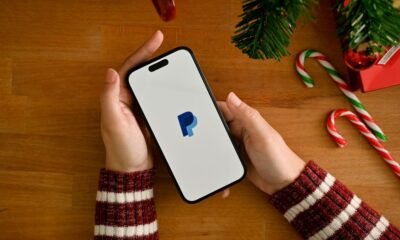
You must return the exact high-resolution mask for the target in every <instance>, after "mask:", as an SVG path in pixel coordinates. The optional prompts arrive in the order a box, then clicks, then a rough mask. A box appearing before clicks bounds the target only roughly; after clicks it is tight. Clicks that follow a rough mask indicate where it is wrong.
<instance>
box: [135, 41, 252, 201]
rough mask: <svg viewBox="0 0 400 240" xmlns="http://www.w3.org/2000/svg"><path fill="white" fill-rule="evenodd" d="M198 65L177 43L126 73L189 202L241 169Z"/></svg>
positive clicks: (230, 180)
mask: <svg viewBox="0 0 400 240" xmlns="http://www.w3.org/2000/svg"><path fill="white" fill-rule="evenodd" d="M157 64H158V65H157ZM157 66H158V67H157ZM160 66H161V67H160ZM155 68H157V69H155ZM154 69H155V70H154ZM200 71H201V70H200V69H199V68H198V66H197V65H196V62H195V60H194V56H193V54H192V53H191V51H190V50H189V49H187V48H178V49H175V50H172V52H170V53H169V54H167V55H166V56H165V55H164V56H163V57H161V58H159V59H157V60H156V61H152V62H151V63H149V64H147V65H145V66H142V67H141V68H139V69H136V70H133V71H132V72H131V73H130V74H129V76H128V82H129V85H130V87H131V89H132V92H133V94H134V96H135V98H136V100H137V102H138V104H139V106H140V108H141V109H142V112H143V113H144V116H145V118H146V120H147V122H148V124H149V126H150V128H151V131H152V133H153V134H154V136H155V138H156V141H157V142H158V145H159V146H160V148H161V151H162V153H163V155H164V157H165V158H166V160H167V164H168V165H169V168H170V170H171V171H172V174H173V175H174V178H175V180H176V182H177V184H178V187H179V189H180V191H181V193H182V195H183V197H184V198H185V200H187V201H189V202H195V201H198V200H199V199H202V198H204V197H205V196H207V195H209V194H211V193H214V192H216V191H218V190H220V189H222V188H224V187H226V186H227V185H229V184H231V183H233V182H236V181H238V180H240V179H241V178H242V177H243V176H244V173H245V170H244V167H243V164H242V162H241V161H240V158H239V156H238V154H237V152H236V150H235V148H234V146H233V144H232V141H231V139H230V137H229V134H228V132H227V129H226V128H225V125H224V123H223V122H222V120H221V118H220V116H219V114H218V111H217V109H216V106H215V104H214V102H213V99H212V96H211V95H210V92H209V90H208V88H207V85H206V83H205V79H204V81H203V78H202V75H201V73H200Z"/></svg>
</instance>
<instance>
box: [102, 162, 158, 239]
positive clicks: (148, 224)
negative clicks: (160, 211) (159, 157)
mask: <svg viewBox="0 0 400 240" xmlns="http://www.w3.org/2000/svg"><path fill="white" fill-rule="evenodd" d="M153 177H154V172H153V170H152V169H150V170H145V171H139V172H132V173H120V172H114V171H109V170H106V169H102V170H101V171H100V178H99V187H98V191H97V196H96V215H95V227H94V239H95V240H100V239H101V240H117V239H118V240H128V239H135V240H144V239H146V240H156V239H158V231H157V219H156V209H155V204H154V199H153Z"/></svg>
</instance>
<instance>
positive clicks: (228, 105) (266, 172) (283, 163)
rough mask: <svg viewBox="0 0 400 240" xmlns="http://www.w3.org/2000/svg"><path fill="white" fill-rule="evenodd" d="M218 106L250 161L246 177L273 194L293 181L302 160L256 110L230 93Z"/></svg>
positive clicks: (261, 188) (302, 164)
mask: <svg viewBox="0 0 400 240" xmlns="http://www.w3.org/2000/svg"><path fill="white" fill-rule="evenodd" d="M218 105H219V107H220V109H221V111H222V113H223V115H224V117H225V120H226V121H227V122H228V125H229V128H230V129H231V132H232V134H233V135H234V136H235V137H236V138H238V139H239V140H241V141H242V142H243V144H244V147H245V149H246V153H247V156H248V158H249V160H250V162H249V165H248V174H247V175H248V178H249V179H250V181H251V182H252V183H253V184H254V185H256V186H257V187H258V188H259V189H260V190H262V191H263V192H265V193H267V194H273V193H274V192H276V191H278V190H279V189H282V188H284V187H285V186H287V185H289V184H290V183H291V182H293V181H294V180H295V179H296V178H297V177H298V176H299V175H300V173H301V171H302V170H303V169H304V166H305V163H304V161H303V160H302V159H301V158H300V157H299V156H297V155H296V154H295V153H294V152H293V151H292V150H291V149H290V148H289V147H288V146H287V145H286V143H285V141H284V140H283V138H282V137H281V135H280V134H279V133H278V132H277V131H276V130H275V129H273V128H272V127H271V125H269V124H268V123H267V122H266V121H265V120H264V118H263V117H262V116H261V115H260V113H259V112H258V111H257V110H255V109H254V108H252V107H250V106H248V105H247V104H246V103H244V102H243V101H241V100H240V99H239V98H238V97H237V96H236V95H235V94H234V93H233V92H231V93H229V95H228V97H227V99H226V102H218Z"/></svg>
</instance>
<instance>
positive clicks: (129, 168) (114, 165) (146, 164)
mask: <svg viewBox="0 0 400 240" xmlns="http://www.w3.org/2000/svg"><path fill="white" fill-rule="evenodd" d="M152 168H153V166H152V164H151V160H150V159H146V160H144V161H143V162H141V163H132V161H129V160H127V161H122V160H118V159H115V158H111V157H108V156H106V161H105V169H107V170H111V171H115V172H121V173H132V172H139V171H145V170H149V169H152Z"/></svg>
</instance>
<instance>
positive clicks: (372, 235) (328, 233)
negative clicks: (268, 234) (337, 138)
mask: <svg viewBox="0 0 400 240" xmlns="http://www.w3.org/2000/svg"><path fill="white" fill-rule="evenodd" d="M271 202H272V204H273V205H274V206H275V207H276V208H277V209H278V210H279V211H281V212H282V213H283V215H284V217H285V218H286V219H287V220H288V221H289V222H290V223H291V224H292V225H293V227H294V228H295V229H296V230H297V232H298V233H299V234H300V235H301V236H302V237H303V238H305V239H400V231H399V230H398V229H397V228H396V227H394V226H393V225H392V224H390V223H389V221H388V220H387V219H386V218H385V217H383V216H381V215H380V214H378V213H377V212H376V211H374V210H373V209H372V208H371V207H369V206H368V205H367V204H366V203H364V202H363V201H362V200H361V199H360V198H358V197H357V196H356V195H355V194H353V193H352V192H351V191H350V190H349V189H347V187H345V186H344V185H343V184H342V183H340V182H339V181H337V180H336V179H335V178H334V177H333V176H332V175H330V174H329V173H327V172H326V171H324V170H323V169H321V168H320V167H319V166H318V165H317V164H315V163H314V162H312V161H310V162H309V163H308V164H307V165H306V167H305V169H304V170H303V172H302V173H301V175H300V176H299V177H298V178H297V179H296V180H295V181H294V182H293V183H291V184H290V185H289V186H287V187H285V188H283V189H281V190H279V191H278V192H276V193H274V194H273V195H272V197H271Z"/></svg>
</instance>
